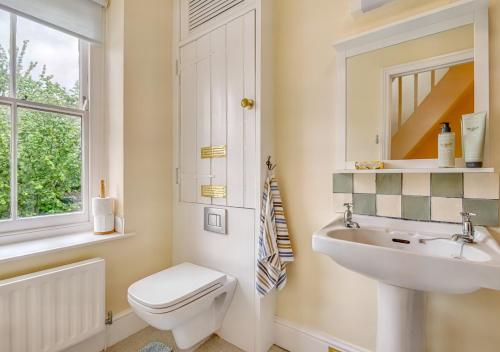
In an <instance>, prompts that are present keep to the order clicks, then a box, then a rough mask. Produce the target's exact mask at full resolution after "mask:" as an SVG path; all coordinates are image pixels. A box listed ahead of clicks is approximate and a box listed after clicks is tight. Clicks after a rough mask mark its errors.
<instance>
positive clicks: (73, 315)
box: [0, 258, 105, 352]
mask: <svg viewBox="0 0 500 352" xmlns="http://www.w3.org/2000/svg"><path fill="white" fill-rule="evenodd" d="M104 269H105V267H104V260H103V259H100V258H97V259H91V260H86V261H82V262H78V263H74V264H70V265H65V266H61V267H57V268H53V269H49V270H44V271H40V272H36V273H31V274H28V275H23V276H18V277H14V278H12V279H7V280H3V281H0V352H56V351H62V350H64V349H66V348H68V347H69V346H72V345H74V344H76V343H78V342H80V341H83V340H85V339H87V338H88V337H90V336H92V335H95V334H97V333H99V332H101V331H102V330H103V329H104V319H105V317H104V315H105V312H104V310H105V307H104V274H105V270H104Z"/></svg>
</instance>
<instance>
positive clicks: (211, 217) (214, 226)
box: [204, 208, 227, 235]
mask: <svg viewBox="0 0 500 352" xmlns="http://www.w3.org/2000/svg"><path fill="white" fill-rule="evenodd" d="M226 212H227V211H226V209H221V208H205V216H204V229H205V231H210V232H215V233H222V234H224V235H225V234H227V231H226Z"/></svg>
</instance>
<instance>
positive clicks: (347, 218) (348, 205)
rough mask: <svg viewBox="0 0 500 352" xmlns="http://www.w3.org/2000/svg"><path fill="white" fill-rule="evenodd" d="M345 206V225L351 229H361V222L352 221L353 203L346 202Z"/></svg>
mask: <svg viewBox="0 0 500 352" xmlns="http://www.w3.org/2000/svg"><path fill="white" fill-rule="evenodd" d="M344 207H346V210H345V211H344V226H345V227H347V228H349V229H353V228H354V229H359V224H358V223H357V222H355V221H352V211H351V208H352V203H344Z"/></svg>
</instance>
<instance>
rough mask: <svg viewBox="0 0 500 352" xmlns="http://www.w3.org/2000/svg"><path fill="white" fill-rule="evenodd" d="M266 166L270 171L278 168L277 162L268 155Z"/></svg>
mask: <svg viewBox="0 0 500 352" xmlns="http://www.w3.org/2000/svg"><path fill="white" fill-rule="evenodd" d="M266 166H267V169H268V170H269V171H273V170H274V169H275V168H276V164H273V163H271V156H270V155H269V156H268V157H267V161H266Z"/></svg>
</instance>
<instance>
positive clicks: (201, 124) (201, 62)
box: [196, 34, 212, 204]
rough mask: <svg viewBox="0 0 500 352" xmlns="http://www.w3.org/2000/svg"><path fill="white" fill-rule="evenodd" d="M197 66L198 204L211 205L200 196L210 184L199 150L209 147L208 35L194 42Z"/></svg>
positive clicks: (208, 165)
mask: <svg viewBox="0 0 500 352" xmlns="http://www.w3.org/2000/svg"><path fill="white" fill-rule="evenodd" d="M196 52H197V57H196V59H197V64H196V81H197V91H198V94H197V95H198V96H197V110H198V111H197V118H196V160H197V187H196V192H197V194H198V197H197V198H198V200H197V201H198V203H202V204H211V202H212V199H211V198H207V197H202V196H201V186H203V185H210V184H211V177H210V175H211V172H210V159H202V158H201V157H200V154H201V152H200V151H201V148H203V147H209V146H210V145H211V138H210V131H211V126H210V118H211V117H210V116H211V101H210V100H211V98H210V96H211V84H210V69H211V68H210V35H209V34H207V35H205V36H203V37H201V38H200V39H198V40H197V42H196Z"/></svg>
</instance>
